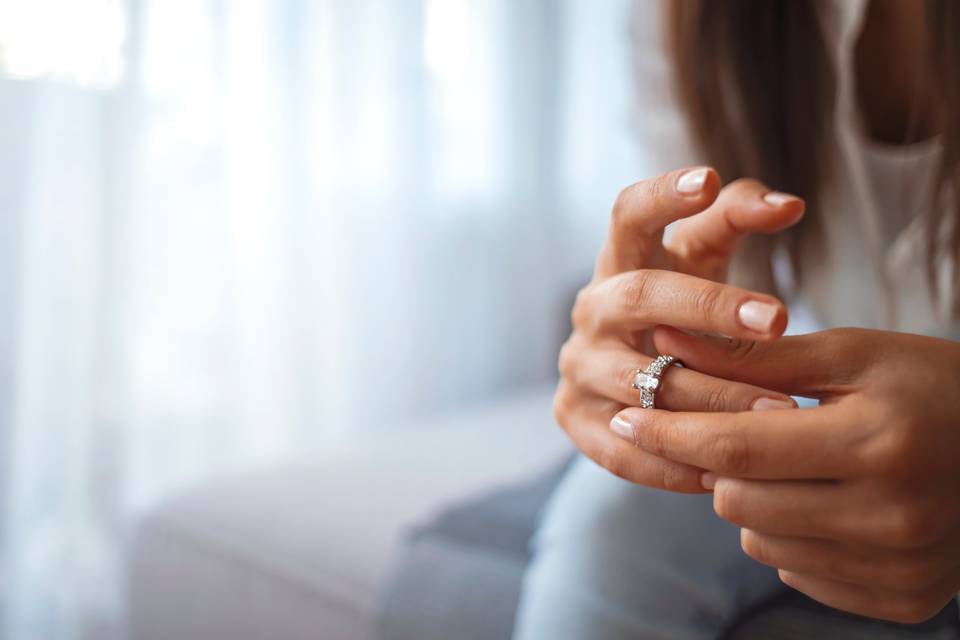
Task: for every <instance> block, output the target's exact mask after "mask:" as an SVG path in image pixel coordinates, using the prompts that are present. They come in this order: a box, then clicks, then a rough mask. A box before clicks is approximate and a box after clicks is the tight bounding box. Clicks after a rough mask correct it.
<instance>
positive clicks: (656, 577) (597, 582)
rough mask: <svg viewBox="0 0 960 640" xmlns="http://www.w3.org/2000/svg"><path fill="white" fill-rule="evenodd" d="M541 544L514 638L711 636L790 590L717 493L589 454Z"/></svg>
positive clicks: (550, 516)
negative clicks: (626, 473) (683, 488)
mask: <svg viewBox="0 0 960 640" xmlns="http://www.w3.org/2000/svg"><path fill="white" fill-rule="evenodd" d="M533 544H534V558H533V561H532V563H531V565H530V567H529V569H528V570H527V575H526V578H525V581H524V586H523V593H522V596H521V600H520V609H519V612H518V615H517V624H516V627H515V630H514V636H513V637H514V640H542V639H543V638H550V639H551V640H574V639H577V640H579V639H587V638H589V639H591V640H619V639H621V638H623V639H626V638H629V639H631V640H638V639H642V640H648V639H653V638H664V639H670V640H706V639H707V638H715V637H717V634H718V632H719V631H720V630H721V629H723V628H724V627H725V626H726V625H727V624H729V623H730V622H731V620H732V619H734V618H735V617H736V615H737V614H738V613H740V612H741V611H743V610H744V609H745V608H748V607H750V606H751V605H753V604H756V603H758V602H759V601H761V600H763V599H765V598H766V597H768V596H770V595H772V594H774V593H775V592H776V591H778V590H780V589H785V588H786V587H784V586H783V584H782V583H781V582H780V580H779V578H778V577H777V572H776V570H775V569H771V568H769V567H766V566H763V565H761V564H759V563H757V562H755V561H754V560H751V559H750V558H749V557H747V556H746V555H745V554H744V553H743V552H742V551H741V550H740V532H739V529H737V528H736V527H734V526H732V525H730V524H728V523H727V522H725V521H723V520H721V519H720V518H719V517H717V515H716V514H715V513H714V512H713V499H712V496H711V495H709V494H706V495H682V494H675V493H668V492H666V491H660V490H656V489H649V488H647V487H642V486H639V485H635V484H632V483H630V482H627V481H625V480H621V479H620V478H617V477H615V476H613V475H611V474H610V473H609V472H607V471H605V470H604V469H601V468H600V467H598V466H596V465H595V464H594V463H593V462H591V461H589V460H587V459H586V458H583V457H581V458H580V459H578V460H577V461H576V462H575V463H574V464H573V466H572V467H571V469H570V470H569V471H568V472H567V474H566V476H565V477H564V479H563V480H562V481H561V483H560V485H559V486H558V487H557V489H556V491H555V493H554V495H553V497H552V498H551V499H550V502H549V503H548V505H547V507H546V511H545V513H544V519H543V523H542V525H541V527H540V530H539V531H538V533H537V535H536V536H535V538H534V543H533Z"/></svg>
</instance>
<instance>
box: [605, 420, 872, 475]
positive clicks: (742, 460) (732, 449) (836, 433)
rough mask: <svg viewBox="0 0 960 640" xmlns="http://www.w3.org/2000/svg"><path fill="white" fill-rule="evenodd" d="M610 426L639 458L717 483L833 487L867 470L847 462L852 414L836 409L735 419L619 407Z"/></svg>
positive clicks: (857, 461) (855, 440)
mask: <svg viewBox="0 0 960 640" xmlns="http://www.w3.org/2000/svg"><path fill="white" fill-rule="evenodd" d="M617 419H619V420H621V421H623V422H625V423H627V424H629V425H630V426H631V428H632V429H633V431H634V433H635V434H636V439H637V445H638V446H639V447H640V448H642V449H644V450H645V451H648V452H650V453H652V454H653V455H656V456H658V457H661V458H666V459H668V460H673V461H675V462H682V463H684V464H689V465H692V466H695V467H700V468H702V469H706V470H708V471H713V472H715V473H717V474H718V475H721V476H728V477H737V478H758V479H770V480H777V479H783V480H818V479H835V478H845V477H850V476H856V475H858V474H860V473H863V472H864V471H865V465H866V464H867V461H866V460H865V459H862V457H861V456H857V455H851V452H856V451H859V449H860V447H859V441H861V440H862V439H863V436H862V435H861V433H860V429H858V428H855V425H858V422H857V413H856V410H855V409H851V408H850V407H848V406H847V405H845V404H844V403H838V404H831V405H823V406H819V407H816V408H813V409H792V410H783V411H777V410H771V411H742V412H739V413H692V412H685V411H684V412H669V411H659V410H657V409H638V408H635V407H627V408H625V409H623V410H622V411H620V412H619V413H618V414H617ZM851 425H854V426H851Z"/></svg>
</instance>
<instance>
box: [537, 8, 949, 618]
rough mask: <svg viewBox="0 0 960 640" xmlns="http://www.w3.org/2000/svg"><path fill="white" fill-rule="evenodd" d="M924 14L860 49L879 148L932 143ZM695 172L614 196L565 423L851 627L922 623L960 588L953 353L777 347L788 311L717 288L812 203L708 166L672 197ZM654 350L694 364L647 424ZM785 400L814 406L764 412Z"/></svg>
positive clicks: (568, 364)
mask: <svg viewBox="0 0 960 640" xmlns="http://www.w3.org/2000/svg"><path fill="white" fill-rule="evenodd" d="M922 11H923V3H919V2H895V1H893V0H874V1H873V2H872V3H871V5H870V8H869V11H868V13H867V16H866V19H865V23H864V27H863V31H862V33H861V37H860V40H859V41H858V43H857V46H856V51H855V58H856V62H857V83H858V87H857V90H858V95H859V97H860V99H861V103H862V104H863V105H864V108H863V114H864V118H865V120H866V123H867V126H868V129H869V131H870V133H871V134H872V135H874V137H876V138H878V139H880V140H886V141H890V142H903V141H912V140H914V139H915V138H919V137H926V136H928V135H930V134H932V133H935V126H936V125H935V122H936V115H937V114H936V113H935V110H934V108H933V107H932V106H931V99H930V94H929V93H926V92H924V90H923V85H922V84H919V83H918V81H917V78H918V75H917V74H916V73H915V70H916V69H917V68H922V67H923V60H922V55H923V53H922V43H923V42H924V39H923V24H924V23H923V15H922ZM684 173H685V172H684V171H681V172H673V173H670V174H665V175H663V176H659V177H657V178H653V179H651V180H647V181H643V182H640V183H637V184H635V185H633V186H631V187H628V188H627V189H626V190H624V191H623V192H622V193H621V194H620V197H619V198H618V199H617V203H616V205H615V207H614V211H613V215H612V220H611V224H610V233H609V236H608V239H607V242H606V244H605V246H604V247H603V249H602V251H601V253H600V256H599V258H598V260H597V265H596V270H595V273H594V277H593V279H592V281H591V282H590V284H589V285H588V286H587V287H586V288H584V290H583V291H581V293H580V295H579V296H578V298H577V303H576V305H575V307H574V311H573V327H574V329H573V333H572V335H571V337H570V339H569V340H568V341H567V343H566V344H565V345H564V348H563V350H562V352H561V357H560V373H561V381H560V384H559V385H558V388H557V393H556V397H555V406H554V409H555V415H556V418H557V420H558V422H559V423H560V424H561V425H562V426H563V428H564V429H565V430H566V431H567V433H568V434H569V436H570V437H571V439H572V440H573V441H574V442H575V443H576V445H577V446H578V447H579V448H580V449H581V450H582V451H583V452H584V453H585V454H586V455H587V456H589V457H590V458H592V459H593V460H595V461H596V462H597V463H599V464H600V465H602V466H604V467H606V468H607V469H608V470H610V471H611V472H612V473H614V474H615V475H618V476H620V477H623V478H625V479H627V480H631V481H633V482H638V483H641V484H645V485H648V486H652V487H658V488H663V489H668V490H673V491H680V492H700V491H713V493H714V509H715V510H716V512H717V513H718V514H719V515H720V516H721V517H723V518H725V519H727V520H728V521H730V522H732V523H733V524H735V525H737V526H739V527H741V532H742V535H741V541H742V547H743V551H744V552H745V553H747V554H748V555H749V556H751V557H752V558H754V559H756V560H757V561H759V562H762V563H764V564H768V565H770V566H773V567H776V568H777V569H778V570H779V575H780V578H781V580H782V581H783V582H784V583H785V584H787V585H789V586H791V587H793V588H795V589H797V590H799V591H802V592H804V593H806V594H807V595H809V596H810V597H812V598H814V599H816V600H819V601H821V602H823V603H825V604H828V605H831V606H833V607H836V608H839V609H844V610H847V611H851V612H854V613H859V614H863V615H868V616H872V617H876V618H883V619H888V620H894V621H899V622H920V621H923V620H926V619H928V618H930V617H931V616H933V615H935V614H936V613H937V612H938V611H940V609H942V607H943V606H944V605H945V604H946V603H947V602H948V601H949V600H950V599H951V598H952V597H953V596H954V595H955V594H957V593H958V591H960V474H957V472H956V463H957V460H960V429H958V428H957V427H958V425H957V421H958V418H957V416H960V393H957V392H956V390H958V389H960V345H958V344H957V343H954V342H948V341H943V340H936V339H932V338H927V337H922V336H916V335H909V334H902V333H895V332H883V331H867V330H858V329H838V330H831V331H824V332H820V333H814V334H810V335H807V336H798V337H787V338H782V339H781V338H780V335H781V333H782V332H783V329H784V327H785V326H786V318H787V315H786V309H785V308H784V306H783V304H782V303H781V302H780V301H778V300H776V299H774V298H771V297H770V296H765V295H763V294H759V293H754V292H749V291H744V290H742V289H737V288H734V287H731V286H728V285H725V284H722V281H723V279H724V276H725V272H726V265H727V262H728V260H729V258H730V256H731V255H732V254H733V252H734V251H735V250H736V246H737V242H738V240H739V239H740V238H741V237H742V236H743V235H745V234H747V233H755V232H760V233H774V232H776V231H779V230H781V229H783V228H786V227H788V226H790V225H792V224H794V223H796V222H797V221H798V220H799V218H800V217H801V216H802V213H803V203H802V201H800V200H799V199H796V198H789V197H786V196H784V195H782V194H781V195H779V196H775V197H774V198H773V199H772V201H773V202H775V203H778V204H771V203H768V202H766V201H765V200H764V196H765V195H766V194H767V193H768V189H767V188H766V187H764V185H762V184H760V183H758V182H756V181H752V180H742V181H738V182H735V183H733V184H731V185H729V186H727V187H725V188H724V189H722V190H721V189H720V181H719V178H718V177H717V176H716V174H715V173H714V172H712V171H708V175H707V177H706V179H705V180H704V182H703V186H702V189H700V190H698V191H697V192H696V193H692V194H690V193H687V194H684V193H679V192H678V190H677V183H678V178H679V177H680V176H681V175H683V174H684ZM678 220H679V222H677V223H676V225H675V229H676V230H675V232H674V233H673V234H672V235H671V236H670V238H669V240H668V241H666V242H664V239H663V230H664V227H665V226H666V225H667V224H669V223H671V222H674V221H678ZM748 301H758V302H762V303H765V304H770V305H773V307H775V312H774V313H773V314H772V316H771V320H770V323H769V326H768V327H766V328H765V329H764V330H760V331H757V330H754V329H751V328H750V327H747V326H744V324H743V323H742V322H739V321H738V312H739V310H740V309H742V308H743V305H744V303H745V302H748ZM658 325H669V326H658ZM678 328H679V329H683V330H687V331H693V332H696V333H698V334H699V336H694V335H691V334H690V333H688V332H687V331H680V330H678ZM709 336H726V337H724V338H716V337H709ZM656 353H670V354H672V355H675V356H676V357H678V358H680V359H681V360H682V361H683V362H684V363H685V365H686V367H687V368H685V369H678V368H676V367H672V368H670V369H669V370H668V371H667V373H666V374H665V378H664V379H665V382H664V383H663V386H662V387H661V389H660V390H659V391H658V392H657V409H654V410H649V409H646V410H644V409H639V408H636V407H635V406H633V405H636V404H637V403H638V398H637V393H636V391H634V390H632V389H631V388H630V382H631V381H632V377H633V371H634V370H636V369H637V368H638V367H640V368H643V367H645V366H646V365H647V363H649V362H650V360H651V357H652V356H653V355H655V354H656ZM790 395H799V396H808V397H813V398H818V399H819V400H820V401H821V406H819V407H817V408H815V409H804V410H797V409H794V408H788V407H786V406H785V407H784V408H781V409H771V404H770V401H771V400H772V401H780V402H783V401H785V400H787V398H788V397H789V396H790ZM760 399H767V401H760V402H758V401H759V400H760ZM761 406H762V407H763V408H766V409H768V410H765V411H757V410H755V409H757V408H759V407H761ZM752 409H753V410H752ZM608 425H609V428H607V426H608Z"/></svg>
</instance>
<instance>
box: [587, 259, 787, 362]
mask: <svg viewBox="0 0 960 640" xmlns="http://www.w3.org/2000/svg"><path fill="white" fill-rule="evenodd" d="M583 295H584V297H585V298H586V299H585V300H582V302H583V304H582V305H581V304H580V302H578V307H580V308H581V309H584V310H589V313H590V314H591V315H592V321H593V322H592V324H593V325H594V328H595V330H596V331H598V332H609V333H616V334H621V333H623V332H624V331H629V332H635V331H638V330H641V329H644V328H647V327H649V326H651V325H656V324H669V325H672V326H675V327H683V328H684V329H691V330H694V331H704V332H709V333H719V334H723V335H728V336H736V337H739V338H745V339H749V340H771V339H773V338H776V337H778V336H779V335H781V334H782V333H783V330H784V329H785V328H786V326H787V309H786V307H785V306H784V304H783V303H782V302H780V301H779V300H777V299H776V298H774V297H773V296H768V295H764V294H761V293H754V292H752V291H747V290H746V289H740V288H738V287H732V286H730V285H726V284H721V283H719V282H713V281H712V280H705V279H703V278H697V277H695V276H689V275H686V274H683V273H676V272H673V271H660V270H656V269H642V270H639V271H629V272H627V273H621V274H619V275H616V276H614V277H612V278H609V279H607V280H604V281H603V282H599V283H596V284H594V285H592V286H590V287H588V288H587V289H585V290H584V293H583ZM661 353H671V354H672V352H671V351H661Z"/></svg>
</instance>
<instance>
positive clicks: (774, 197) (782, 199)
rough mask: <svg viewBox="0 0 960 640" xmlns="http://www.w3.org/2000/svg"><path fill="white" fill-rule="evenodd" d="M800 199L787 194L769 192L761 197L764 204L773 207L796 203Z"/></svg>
mask: <svg viewBox="0 0 960 640" xmlns="http://www.w3.org/2000/svg"><path fill="white" fill-rule="evenodd" d="M799 199H800V198H798V197H797V196H792V195H790V194H789V193H781V192H779V191H771V192H770V193H768V194H766V195H765V196H763V200H764V202H766V203H767V204H769V205H773V206H774V207H782V206H783V205H785V204H787V203H788V202H796V201H798V200H799Z"/></svg>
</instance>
